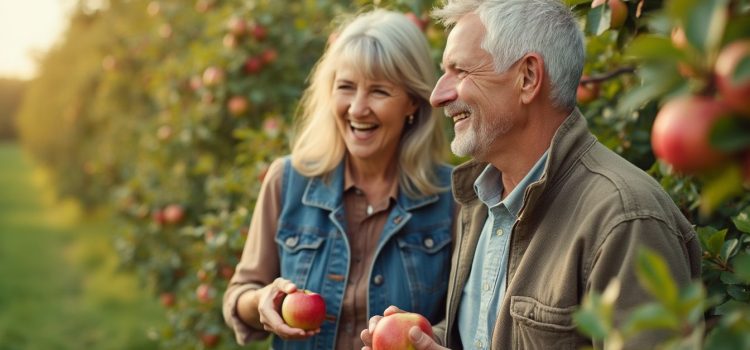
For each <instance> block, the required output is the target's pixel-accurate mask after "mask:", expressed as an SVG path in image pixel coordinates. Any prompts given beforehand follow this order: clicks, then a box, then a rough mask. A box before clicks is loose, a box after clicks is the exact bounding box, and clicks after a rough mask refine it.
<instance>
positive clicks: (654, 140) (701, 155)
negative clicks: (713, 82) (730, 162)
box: [651, 96, 729, 174]
mask: <svg viewBox="0 0 750 350" xmlns="http://www.w3.org/2000/svg"><path fill="white" fill-rule="evenodd" d="M728 112H729V108H727V107H726V106H725V105H724V104H722V103H721V102H719V101H716V100H713V99H712V98H709V97H704V96H691V97H682V98H677V99H674V100H671V101H669V102H667V103H666V104H665V105H664V106H663V107H662V108H661V110H660V111H659V113H658V114H657V115H656V120H655V121H654V126H653V129H652V130H651V146H652V147H653V150H654V154H655V155H656V157H658V158H659V159H661V160H663V161H664V162H666V163H668V164H670V165H672V167H673V168H674V170H675V171H678V172H682V173H687V174H694V173H699V172H702V171H705V170H708V169H710V168H712V167H714V166H717V165H719V164H720V163H721V162H722V161H724V160H725V158H726V155H725V154H723V153H722V152H720V151H719V150H716V149H714V148H713V147H712V146H711V144H710V141H709V134H710V132H711V128H712V127H713V126H714V123H715V122H716V121H717V120H718V119H719V118H721V117H722V116H725V115H726V114H727V113H728Z"/></svg>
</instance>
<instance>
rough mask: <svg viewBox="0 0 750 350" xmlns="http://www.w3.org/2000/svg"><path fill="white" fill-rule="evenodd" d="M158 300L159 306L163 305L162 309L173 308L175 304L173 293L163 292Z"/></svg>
mask: <svg viewBox="0 0 750 350" xmlns="http://www.w3.org/2000/svg"><path fill="white" fill-rule="evenodd" d="M159 300H160V301H161V304H162V305H164V307H172V306H174V302H175V296H174V293H171V292H163V293H161V294H160V295H159Z"/></svg>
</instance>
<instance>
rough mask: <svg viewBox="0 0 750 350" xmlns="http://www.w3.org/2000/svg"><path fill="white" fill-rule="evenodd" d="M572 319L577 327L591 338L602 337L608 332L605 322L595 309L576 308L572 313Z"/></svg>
mask: <svg viewBox="0 0 750 350" xmlns="http://www.w3.org/2000/svg"><path fill="white" fill-rule="evenodd" d="M573 321H575V323H576V324H577V325H578V329H580V330H581V331H582V332H583V333H584V334H586V335H588V336H589V337H591V338H593V339H604V338H605V337H606V336H607V334H608V333H609V329H608V327H607V322H606V321H604V320H603V319H601V318H600V317H599V314H598V313H597V312H596V311H595V310H587V309H581V310H578V311H576V313H575V314H573Z"/></svg>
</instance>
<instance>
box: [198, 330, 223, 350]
mask: <svg viewBox="0 0 750 350" xmlns="http://www.w3.org/2000/svg"><path fill="white" fill-rule="evenodd" d="M201 343H203V346H205V347H206V348H209V349H210V348H213V347H216V345H217V344H218V343H219V335H218V334H216V333H203V334H201Z"/></svg>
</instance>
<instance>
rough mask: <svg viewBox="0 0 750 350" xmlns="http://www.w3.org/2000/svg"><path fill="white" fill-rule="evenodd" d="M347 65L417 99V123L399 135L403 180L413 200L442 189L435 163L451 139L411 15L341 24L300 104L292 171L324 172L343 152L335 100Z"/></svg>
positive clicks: (374, 14) (383, 13)
mask: <svg viewBox="0 0 750 350" xmlns="http://www.w3.org/2000/svg"><path fill="white" fill-rule="evenodd" d="M334 35H336V34H334ZM342 62H353V63H356V64H354V65H353V66H354V67H357V68H358V69H360V72H361V73H362V74H363V75H364V76H367V77H368V78H381V79H385V80H388V81H389V82H391V83H394V84H396V85H399V86H402V87H403V88H404V89H405V90H406V91H407V93H408V94H409V95H410V96H411V98H412V99H413V100H414V101H416V102H417V104H418V109H417V112H415V113H414V122H413V123H412V124H407V125H406V126H405V128H404V131H403V134H402V136H401V141H400V145H399V151H400V152H399V155H398V162H399V164H398V168H399V183H400V185H401V188H402V189H403V190H404V191H405V192H406V194H407V195H409V196H410V197H415V196H418V195H419V194H422V195H429V194H435V193H437V192H439V191H441V190H442V189H443V187H441V186H440V184H438V183H437V178H436V175H435V167H436V166H437V165H438V164H441V163H442V162H443V159H445V158H444V157H445V155H446V151H445V150H446V147H445V145H446V140H445V135H444V132H443V129H442V127H441V126H440V122H439V120H440V119H439V118H440V117H439V116H437V115H436V114H434V113H433V109H432V106H431V105H430V102H429V100H430V94H431V93H432V88H433V87H434V86H435V80H436V71H435V66H434V63H433V61H432V59H431V58H430V49H429V45H428V43H427V40H426V38H425V36H424V34H423V33H422V32H421V31H420V30H419V29H418V28H417V27H416V25H415V24H413V23H412V22H411V21H410V20H409V19H407V18H406V16H404V15H403V14H402V13H399V12H392V11H387V10H382V9H378V10H373V11H371V12H366V13H363V14H360V15H358V16H356V17H355V18H354V19H353V20H352V21H350V22H349V23H348V24H344V25H343V26H342V27H340V29H339V31H338V36H337V37H336V38H335V40H333V41H332V42H331V43H329V45H328V47H327V49H326V52H325V53H324V54H323V56H322V57H321V58H320V60H319V61H318V63H317V64H316V65H315V67H314V68H313V71H312V73H311V76H310V86H309V87H308V88H307V89H306V90H305V92H304V94H303V95H302V100H301V102H300V107H299V109H298V115H297V125H296V132H295V137H294V138H293V141H292V165H293V166H294V168H295V169H296V170H297V171H299V172H300V173H301V174H303V175H305V176H309V177H313V176H325V175H327V174H329V173H330V172H331V171H332V170H334V169H335V168H336V166H338V165H339V164H340V163H341V161H342V160H343V158H344V155H345V154H346V145H345V144H344V140H343V138H342V136H341V135H340V134H339V131H338V129H337V127H336V120H335V119H336V115H335V112H334V108H333V100H332V91H333V81H334V79H335V72H336V68H337V67H338V66H340V64H341V63H342Z"/></svg>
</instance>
